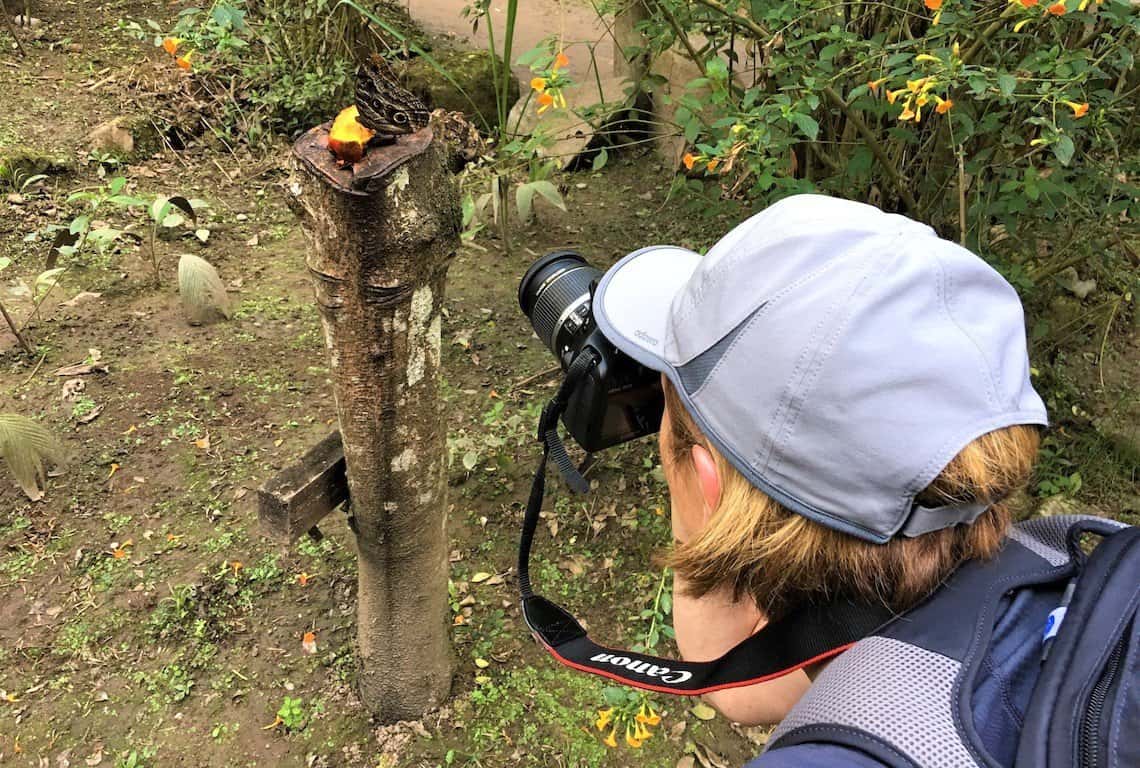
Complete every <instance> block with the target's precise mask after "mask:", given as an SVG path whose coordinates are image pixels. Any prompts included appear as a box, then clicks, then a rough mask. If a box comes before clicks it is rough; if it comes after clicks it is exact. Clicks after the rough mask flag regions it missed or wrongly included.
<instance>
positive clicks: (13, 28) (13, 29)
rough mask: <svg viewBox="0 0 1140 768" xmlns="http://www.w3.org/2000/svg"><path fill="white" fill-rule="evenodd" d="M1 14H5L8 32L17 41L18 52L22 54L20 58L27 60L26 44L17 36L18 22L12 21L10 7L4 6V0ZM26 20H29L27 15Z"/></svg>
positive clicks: (0, 6)
mask: <svg viewBox="0 0 1140 768" xmlns="http://www.w3.org/2000/svg"><path fill="white" fill-rule="evenodd" d="M0 13H2V14H4V21H6V22H8V31H9V32H10V33H11V35H12V39H13V40H14V41H16V50H17V51H19V52H20V57H21V58H27V56H28V52H27V51H25V50H24V44H23V43H21V42H20V37H19V35H17V34H16V22H14V21H12V17H11V16H10V15H9V14H8V7H7V6H6V5H4V0H0ZM24 18H25V19H27V18H28V17H27V14H26V13H25V15H24Z"/></svg>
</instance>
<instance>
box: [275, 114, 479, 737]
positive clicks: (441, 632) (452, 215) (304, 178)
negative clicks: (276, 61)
mask: <svg viewBox="0 0 1140 768" xmlns="http://www.w3.org/2000/svg"><path fill="white" fill-rule="evenodd" d="M328 127H329V126H328V125H327V124H326V125H323V126H320V127H318V128H314V129H313V130H311V131H309V132H308V133H306V134H305V135H303V136H302V137H301V138H300V139H298V140H297V142H296V144H295V145H294V147H293V153H294V159H295V165H296V167H297V171H298V172H297V173H296V174H295V181H294V182H293V184H292V188H291V192H292V194H293V195H294V197H295V200H296V202H297V203H299V207H300V208H301V210H302V211H303V216H302V219H303V228H304V230H305V233H306V235H307V237H308V239H309V242H310V245H311V249H310V251H309V254H308V257H307V263H308V267H309V273H310V275H311V277H312V281H313V288H314V292H315V294H316V300H317V304H318V306H319V307H320V312H321V321H322V324H323V326H324V331H325V341H326V343H327V346H328V350H329V357H330V361H331V368H332V377H333V388H334V391H335V394H336V407H337V416H338V418H339V420H340V434H341V437H342V439H343V444H344V457H345V462H346V465H347V474H348V488H349V495H350V497H351V502H352V515H353V517H354V519H355V530H356V546H357V565H358V577H357V584H358V593H357V622H358V623H357V635H356V637H357V656H358V658H357V667H358V671H359V676H358V685H359V691H360V696H361V699H362V701H363V702H364V704H365V705H366V706H367V707H368V708H369V709H371V710H372V712H373V713H374V714H376V716H377V717H378V718H379V719H380V720H382V721H385V722H391V721H395V720H405V719H416V718H419V717H421V716H422V715H423V714H424V713H425V712H427V711H428V710H430V709H432V708H433V707H435V706H437V705H438V704H439V703H440V702H442V701H443V700H444V699H445V698H446V697H447V694H448V692H449V689H450V686H451V677H452V673H453V671H454V658H453V655H452V651H451V644H450V642H449V635H448V633H449V623H448V620H447V619H448V607H447V534H446V530H445V525H446V509H447V507H446V504H447V499H446V492H447V478H446V464H445V459H444V451H445V439H446V432H445V425H444V420H443V409H442V404H441V402H440V398H439V391H438V371H439V357H440V310H441V308H442V304H443V291H444V278H445V275H446V273H447V267H448V265H449V263H450V260H451V258H452V256H453V255H454V254H455V251H456V249H457V248H458V246H459V230H460V223H461V214H460V208H459V201H458V195H457V192H456V190H455V186H454V183H453V181H452V178H451V176H450V174H449V173H448V172H447V170H446V169H445V168H444V166H443V162H442V159H441V149H440V147H439V146H438V142H433V140H432V128H431V127H430V126H429V127H427V128H424V129H422V130H420V131H417V132H416V133H413V134H410V135H407V136H401V137H400V138H399V139H398V140H397V141H396V142H395V143H392V144H388V145H384V146H379V147H371V148H369V150H368V152H367V153H366V154H365V156H364V158H363V160H361V161H360V162H359V163H357V164H356V166H355V167H353V168H345V169H342V168H338V167H337V165H336V163H335V162H334V159H333V156H332V154H331V153H330V152H329V151H328V148H327V146H328V144H327V138H328Z"/></svg>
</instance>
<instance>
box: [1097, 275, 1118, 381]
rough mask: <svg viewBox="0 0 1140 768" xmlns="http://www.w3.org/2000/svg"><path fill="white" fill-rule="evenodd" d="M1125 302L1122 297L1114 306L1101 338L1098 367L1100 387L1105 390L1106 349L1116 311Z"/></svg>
mask: <svg viewBox="0 0 1140 768" xmlns="http://www.w3.org/2000/svg"><path fill="white" fill-rule="evenodd" d="M1122 301H1124V297H1123V296H1121V297H1120V298H1118V299H1117V300H1116V303H1115V304H1113V305H1112V311H1111V312H1109V313H1108V322H1107V323H1105V324H1104V335H1103V336H1101V338H1100V354H1099V355H1097V358H1096V367H1097V368H1098V369H1099V372H1100V386H1101V389H1104V349H1105V347H1106V346H1108V332H1109V331H1111V330H1112V321H1113V320H1115V319H1116V310H1118V309H1120V302H1122Z"/></svg>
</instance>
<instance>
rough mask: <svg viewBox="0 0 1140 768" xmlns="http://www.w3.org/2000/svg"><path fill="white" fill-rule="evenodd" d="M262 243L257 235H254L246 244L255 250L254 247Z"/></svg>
mask: <svg viewBox="0 0 1140 768" xmlns="http://www.w3.org/2000/svg"><path fill="white" fill-rule="evenodd" d="M260 242H261V239H260V238H259V237H258V236H257V235H254V236H253V237H251V238H250V239H248V240H246V241H245V244H246V245H248V246H249V247H251V248H253V247H254V246H256V245H257V244H258V243H260Z"/></svg>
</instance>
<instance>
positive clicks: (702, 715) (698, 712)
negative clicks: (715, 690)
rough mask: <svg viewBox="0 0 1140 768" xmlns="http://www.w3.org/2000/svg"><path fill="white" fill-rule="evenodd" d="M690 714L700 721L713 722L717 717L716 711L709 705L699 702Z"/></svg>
mask: <svg viewBox="0 0 1140 768" xmlns="http://www.w3.org/2000/svg"><path fill="white" fill-rule="evenodd" d="M689 712H691V713H692V714H693V717H695V718H697V719H698V720H712V719H713V718H715V717H716V710H715V709H713V708H712V707H710V706H709V705H708V704H705V703H704V702H703V701H698V702H697V703H696V704H694V705H693V706H692V707H691V708H690V709H689Z"/></svg>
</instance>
